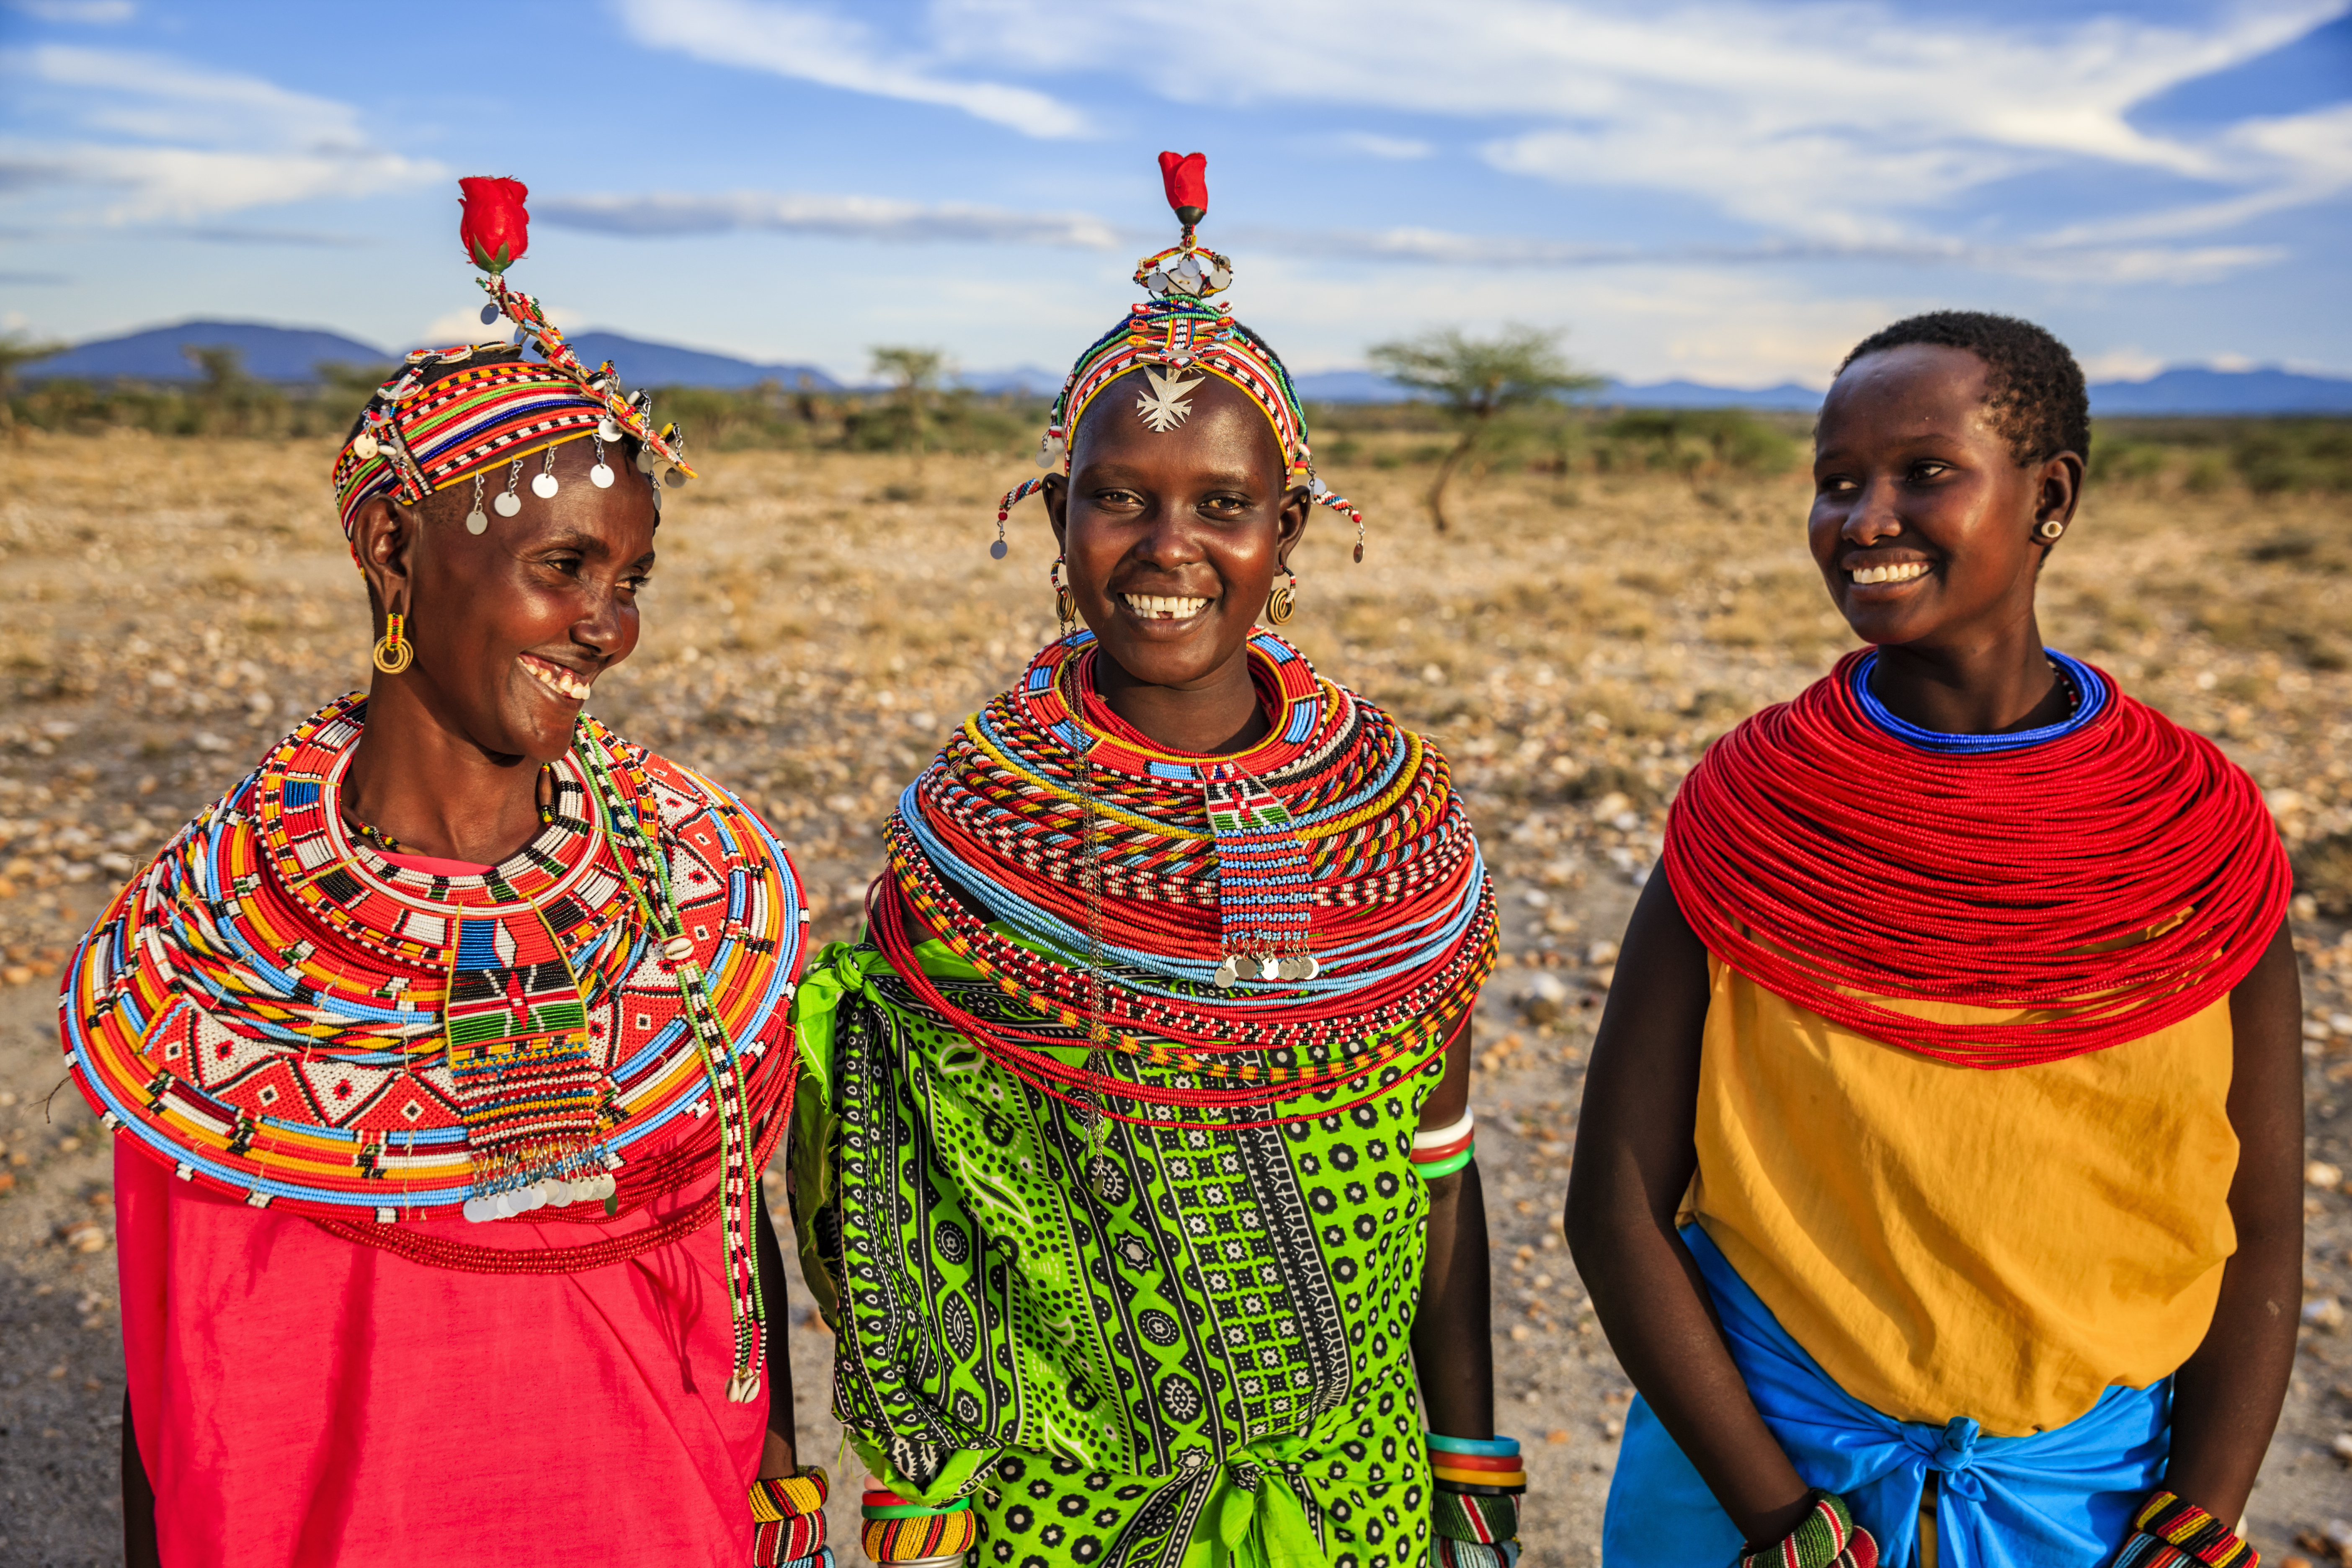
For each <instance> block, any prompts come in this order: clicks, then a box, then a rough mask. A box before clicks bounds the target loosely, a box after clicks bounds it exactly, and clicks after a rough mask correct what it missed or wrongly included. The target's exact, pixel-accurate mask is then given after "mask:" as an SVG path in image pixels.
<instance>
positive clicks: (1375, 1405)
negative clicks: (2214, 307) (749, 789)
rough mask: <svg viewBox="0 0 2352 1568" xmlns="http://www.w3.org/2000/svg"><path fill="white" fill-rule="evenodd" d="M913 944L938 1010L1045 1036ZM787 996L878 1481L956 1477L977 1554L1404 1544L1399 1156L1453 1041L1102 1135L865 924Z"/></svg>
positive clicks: (824, 1226) (801, 1105) (1407, 1541)
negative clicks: (1328, 1079)
mask: <svg viewBox="0 0 2352 1568" xmlns="http://www.w3.org/2000/svg"><path fill="white" fill-rule="evenodd" d="M918 952H919V957H920V959H921V961H922V964H923V968H924V972H925V973H927V974H928V975H930V976H931V977H933V979H934V982H935V983H936V984H940V986H941V987H942V988H943V989H944V990H946V991H947V992H948V994H950V997H951V999H952V1000H953V1002H954V1003H955V1004H956V1005H960V1006H961V1007H963V1008H965V1009H967V1010H968V1011H970V1012H971V1013H972V1014H973V1015H975V1016H980V1017H983V1018H990V1019H1002V1020H1003V1021H1005V1022H1006V1023H1008V1024H1013V1025H1017V1026H1020V1027H1024V1028H1028V1029H1034V1030H1038V1031H1040V1032H1050V1028H1049V1026H1046V1025H1045V1024H1044V1023H1042V1022H1041V1021H1040V1019H1039V1018H1038V1017H1037V1016H1035V1015H1034V1014H1032V1013H1029V1012H1027V1011H1025V1010H1024V1009H1022V1008H1021V1007H1020V1006H1019V1005H1017V1004H1016V1003H1014V1002H1013V1001H1012V1000H1011V999H1009V998H1007V997H1006V996H1005V995H1003V994H1002V993H1001V992H1000V991H999V990H998V989H997V988H996V987H995V986H994V985H992V984H989V983H987V982H986V981H984V980H982V978H981V977H980V976H979V974H978V973H977V972H976V971H975V970H974V969H973V968H972V967H971V965H969V964H968V963H965V962H964V961H963V960H961V959H960V958H958V957H957V956H956V955H955V954H954V953H952V952H950V951H949V949H948V948H947V947H945V946H944V945H942V944H940V943H939V942H925V943H924V944H922V946H921V947H920V948H919V950H918ZM795 1017H796V1021H797V1026H798V1030H799V1046H800V1052H801V1061H802V1075H803V1078H802V1083H801V1086H800V1089H799V1093H798V1096H797V1100H796V1103H795V1109H794V1116H795V1119H796V1125H795V1127H794V1128H793V1155H792V1180H793V1213H794V1216H795V1222H796V1225H797V1227H798V1230H799V1235H800V1245H801V1248H802V1257H803V1267H804V1268H805V1271H806V1274H807V1277H808V1279H809V1281H810V1283H811V1286H812V1288H813V1289H814V1290H815V1291H816V1293H817V1295H818V1297H819V1302H818V1305H819V1308H820V1310H822V1311H823V1313H824V1318H825V1321H827V1322H828V1323H829V1324H830V1325H831V1326H832V1327H833V1329H834V1331H835V1334H836V1336H837V1346H838V1349H837V1352H836V1354H837V1360H836V1363H835V1395H834V1397H835V1410H836V1412H837V1413H838V1414H839V1415H840V1416H841V1417H842V1419H843V1422H844V1424H845V1426H848V1427H849V1429H850V1431H851V1433H852V1435H853V1437H854V1440H855V1442H856V1446H857V1449H858V1452H859V1454H860V1455H861V1456H862V1457H863V1458H865V1460H866V1464H867V1465H868V1467H869V1468H872V1469H873V1470H874V1472H875V1473H876V1474H877V1475H878V1476H880V1477H881V1478H882V1479H884V1480H886V1481H887V1483H889V1484H890V1486H891V1487H892V1488H893V1489H896V1490H898V1491H899V1492H900V1493H901V1494H902V1495H905V1496H908V1497H909V1498H916V1499H919V1500H922V1501H925V1502H928V1503H933V1504H937V1503H941V1502H945V1501H947V1500H950V1499H952V1498H955V1497H959V1496H968V1497H970V1498H971V1506H972V1508H973V1510H974V1511H975V1513H976V1514H977V1516H978V1519H979V1524H980V1538H979V1547H978V1552H977V1557H976V1561H977V1562H978V1563H980V1564H982V1565H987V1564H1004V1565H1007V1568H1061V1565H1063V1564H1067V1563H1078V1564H1107V1565H1111V1564H1115V1565H1118V1568H1223V1564H1225V1563H1238V1564H1243V1565H1245V1568H1255V1565H1259V1564H1265V1565H1267V1568H1288V1565H1291V1564H1313V1565H1315V1568H1326V1565H1328V1568H1419V1565H1420V1564H1421V1563H1423V1559H1424V1554H1425V1552H1426V1550H1427V1542H1428V1535H1429V1509H1428V1502H1429V1493H1428V1476H1427V1470H1426V1459H1425V1457H1424V1455H1423V1447H1422V1437H1421V1428H1422V1422H1421V1418H1420V1411H1419V1398H1418V1395H1417V1394H1416V1392H1415V1387H1414V1382H1413V1369H1412V1352H1411V1347H1410V1345H1409V1342H1408V1336H1409V1334H1410V1331H1411V1329H1412V1319H1413V1312H1414V1308H1415V1305H1416V1303H1417V1301H1418V1300H1419V1297H1420V1292H1421V1279H1422V1260H1423V1248H1424V1220H1425V1215H1426V1208H1427V1203H1426V1193H1427V1189H1426V1187H1425V1186H1424V1185H1423V1182H1422V1181H1421V1179H1420V1178H1419V1177H1418V1176H1417V1175H1416V1174H1415V1173H1414V1172H1413V1168H1412V1162H1411V1159H1410V1151H1411V1146H1412V1135H1413V1131H1414V1128H1415V1126H1416V1124H1417V1122H1418V1120H1419V1117H1420V1112H1421V1106H1422V1102H1423V1100H1425V1099H1426V1098H1427V1096H1428V1094H1429V1092H1430V1090H1431V1089H1433V1087H1434V1086H1435V1084H1436V1082H1437V1079H1438V1077H1439V1075H1440V1074H1441V1073H1442V1071H1443V1070H1444V1069H1443V1062H1442V1059H1440V1060H1433V1061H1432V1062H1430V1063H1429V1065H1427V1066H1426V1067H1424V1068H1419V1069H1417V1070H1416V1069H1409V1068H1399V1067H1389V1068H1383V1069H1381V1072H1380V1074H1379V1075H1378V1076H1377V1077H1376V1078H1375V1079H1358V1080H1356V1081H1355V1082H1354V1083H1352V1084H1350V1085H1349V1086H1348V1087H1347V1088H1346V1089H1337V1090H1331V1091H1328V1092H1326V1093H1323V1094H1321V1095H1320V1096H1319V1097H1310V1098H1307V1099H1303V1100H1297V1101H1296V1102H1294V1103H1292V1104H1290V1105H1288V1106H1286V1107H1285V1110H1286V1113H1291V1114H1296V1113H1299V1112H1307V1111H1311V1110H1313V1109H1314V1108H1315V1107H1316V1106H1317V1105H1318V1104H1319V1105H1324V1106H1329V1107H1333V1108H1334V1109H1333V1110H1330V1112H1329V1113H1328V1114H1325V1115H1322V1116H1320V1117H1318V1118H1316V1119H1315V1120H1313V1121H1301V1122H1296V1123H1293V1124H1290V1125H1287V1126H1279V1127H1262V1128H1230V1129H1223V1128H1221V1129H1218V1130H1215V1131H1198V1130H1186V1129H1181V1128H1177V1127H1169V1128H1166V1129H1160V1128H1157V1127H1151V1126H1143V1125H1130V1124H1128V1123H1126V1122H1122V1121H1114V1120H1108V1119H1106V1120H1104V1121H1101V1122H1100V1123H1099V1124H1098V1125H1097V1127H1095V1129H1094V1130H1093V1133H1092V1138H1093V1142H1091V1144H1090V1142H1089V1127H1088V1123H1089V1121H1090V1120H1091V1118H1090V1117H1089V1116H1088V1114H1087V1112H1086V1111H1085V1110H1083V1109H1081V1108H1077V1107H1074V1106H1071V1105H1068V1104H1066V1103H1064V1102H1062V1101H1060V1100H1055V1099H1054V1098H1052V1097H1050V1096H1048V1095H1045V1094H1044V1093H1042V1092H1040V1091H1038V1090H1037V1089H1033V1088H1031V1087H1029V1086H1027V1085H1025V1084H1024V1083H1023V1082H1022V1081H1021V1080H1019V1079H1016V1078H1014V1077H1013V1075H1011V1074H1010V1073H1007V1072H1005V1071H1003V1070H1002V1069H1001V1068H997V1067H996V1066H994V1065H993V1064H992V1063H990V1062H989V1061H987V1060H986V1059H985V1058H983V1057H982V1055H981V1053H980V1052H979V1051H978V1050H977V1049H976V1048H975V1047H973V1046H972V1045H971V1043H970V1042H968V1041H967V1040H965V1039H964V1038H963V1037H961V1036H960V1035H958V1034H956V1033H954V1032H953V1031H952V1030H950V1029H949V1028H947V1027H945V1026H942V1025H941V1024H940V1023H939V1022H938V1021H937V1020H936V1019H935V1018H934V1017H932V1016H930V1015H929V1013H927V1012H926V1011H925V1010H923V1009H922V1007H921V1006H920V1005H919V1004H918V1003H917V1002H916V1000H915V998H914V996H913V994H912V993H911V992H910V990H909V989H908V987H907V985H906V984H904V983H903V982H902V981H901V980H900V979H899V978H898V975H897V974H896V973H894V972H893V971H892V970H891V968H890V966H889V964H888V963H887V962H886V961H885V960H884V959H883V957H882V955H881V954H880V953H879V952H877V951H876V950H875V949H874V948H873V947H871V946H866V945H858V946H849V945H843V944H836V945H835V946H832V947H829V948H827V949H825V950H824V952H821V953H820V954H819V955H818V956H817V958H816V960H815V962H814V964H813V965H812V967H811V969H810V971H809V973H808V974H807V976H806V977H805V979H804V980H803V983H802V986H801V990H800V994H799V997H798V1000H797V1003H796V1013H795ZM1066 1037H1068V1038H1071V1039H1072V1040H1074V1041H1076V1040H1079V1039H1080V1038H1082V1037H1081V1036H1080V1035H1079V1034H1078V1033H1077V1032H1076V1031H1070V1032H1067V1034H1066ZM1070 1052H1071V1056H1072V1058H1074V1059H1075V1058H1078V1057H1082V1056H1083V1055H1084V1054H1085V1053H1084V1049H1083V1047H1082V1046H1080V1045H1074V1046H1073V1047H1070ZM1117 1070H1118V1071H1120V1072H1122V1073H1123V1074H1133V1073H1135V1072H1137V1071H1139V1070H1151V1069H1139V1068H1135V1067H1133V1066H1132V1065H1122V1066H1121V1067H1120V1068H1118V1069H1117ZM1157 1076H1160V1075H1158V1074H1155V1077H1157ZM1161 1081H1162V1082H1164V1083H1171V1084H1181V1081H1182V1080H1181V1079H1178V1078H1176V1077H1174V1076H1172V1075H1171V1076H1168V1077H1165V1078H1163V1079H1161ZM1367 1096H1369V1097H1370V1098H1368V1099H1367V1098H1365V1097H1367ZM1352 1100H1363V1103H1361V1104H1357V1105H1352V1106H1351V1105H1349V1102H1350V1101H1352ZM1189 1119H1190V1120H1193V1121H1208V1120H1213V1119H1214V1113H1209V1114H1206V1115H1202V1114H1198V1113H1195V1114H1194V1115H1192V1117H1191V1118H1189ZM1236 1120H1245V1119H1236Z"/></svg>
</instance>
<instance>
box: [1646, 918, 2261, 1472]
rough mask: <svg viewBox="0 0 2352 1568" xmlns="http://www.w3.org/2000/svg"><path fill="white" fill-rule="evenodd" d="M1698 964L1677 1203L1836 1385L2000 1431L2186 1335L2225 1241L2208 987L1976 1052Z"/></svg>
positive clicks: (1952, 1008) (2095, 1394) (2092, 1390)
mask: <svg viewBox="0 0 2352 1568" xmlns="http://www.w3.org/2000/svg"><path fill="white" fill-rule="evenodd" d="M1708 971H1709V977H1710V979H1711V981H1712V984H1713V987H1714V990H1713V995H1712V998H1711V1000H1710V1002H1709V1005H1708V1007H1707V1015H1706V1039H1705V1045H1704V1047H1703V1054H1702V1057H1701V1061H1700V1068H1699V1094H1698V1125H1697V1143H1698V1174H1697V1176H1696V1178H1695V1179H1694V1180H1693V1182H1692V1184H1691V1191H1690V1194H1689V1195H1688V1197H1686V1198H1685V1202H1684V1209H1685V1217H1686V1218H1687V1217H1696V1219H1697V1221H1698V1223H1699V1224H1700V1225H1701V1226H1705V1227H1706V1234H1707V1236H1708V1237H1710V1238H1711V1239H1712V1240H1713V1241H1714V1242H1715V1244H1716V1246H1717V1247H1720V1248H1721V1249H1722V1251H1723V1255H1724V1257H1725V1258H1727V1259H1728V1260H1729V1261H1730V1263H1731V1266H1732V1267H1733V1268H1736V1269H1738V1271H1739V1277H1740V1278H1741V1279H1744V1280H1746V1281H1747V1282H1748V1286H1749V1287H1750V1288H1751V1289H1754V1290H1755V1292H1756V1294H1757V1295H1758V1296H1759V1297H1760V1298H1762V1300H1763V1301H1764V1304H1765V1305H1766V1306H1767V1307H1769V1308H1770V1309H1771V1310H1772V1313H1773V1316H1775V1317H1776V1318H1778V1319H1779V1320H1780V1326H1781V1327H1782V1328H1784V1329H1786V1330H1787V1331H1789V1333H1790V1335H1791V1336H1793V1337H1794V1338H1795V1339H1796V1341H1797V1342H1798V1343H1799V1344H1801V1345H1802V1346H1804V1347H1805V1349H1806V1350H1807V1351H1808V1352H1811V1355H1812V1357H1813V1359H1814V1360H1815V1361H1817V1362H1819V1363H1821V1365H1822V1370H1823V1371H1825V1372H1827V1373H1829V1375H1830V1376H1831V1377H1832V1379H1834V1380H1835V1381H1836V1382H1837V1384H1838V1385H1839V1386H1840V1387H1841V1388H1843V1389H1844V1390H1845V1391H1846V1392H1847V1393H1849V1394H1853V1396H1854V1397H1855V1398H1857V1399H1860V1400H1862V1401H1863V1402H1864V1403H1865V1404H1867V1405H1871V1406H1872V1407H1873V1408H1874V1409H1876V1410H1879V1411H1881V1412H1883V1413H1884V1414H1885V1415H1892V1416H1895V1417H1897V1418H1899V1419H1901V1420H1905V1421H1919V1422H1930V1423H1933V1424H1936V1425H1937V1426H1940V1425H1942V1424H1943V1423H1945V1422H1946V1421H1948V1420H1950V1419H1951V1418H1952V1417H1953V1416H1956V1415H1969V1416H1973V1417H1975V1419H1976V1420H1977V1421H1978V1423H1979V1425H1980V1426H1983V1428H1984V1429H1985V1430H1986V1431H1987V1432H1989V1433H1992V1434H1997V1435H2000V1436H2017V1435H2021V1434H2023V1433H2027V1432H2035V1431H2041V1430H2043V1429H2045V1428H2048V1427H2052V1426H2059V1425H2061V1424H2063V1423H2064V1422H2067V1421H2070V1420H2073V1419H2074V1417H2075V1416H2077V1415H2082V1414H2083V1413H2084V1411H2086V1410H2088V1409H2090V1408H2091V1406H2092V1405H2094V1404H2095V1403H2097V1401H2098V1398H2099V1395H2100V1394H2101V1392H2102V1391H2103V1390H2105V1388H2106V1387H2107V1386H2108V1385H2110V1384H2127V1385H2129V1386H2131V1387H2134V1388H2142V1387H2146V1386H2147V1384H2151V1383H2153V1382H2155V1381H2156V1380H2157V1379H2158V1378H2161V1377H2163V1376H2165V1375H2166V1374H2167V1373H2170V1372H2172V1371H2173V1370H2174V1369H2175V1368H2177V1367H2178V1366H2179V1365H2180V1363H2182V1362H2184V1361H2186V1360H2188V1359H2189V1354H2190V1353H2191V1352H2193V1351H2195V1350H2196V1348H2197V1346H2198V1344H2199V1343H2200V1342H2201V1341H2202V1340H2203V1339H2204V1337H2205V1331H2206V1328H2207V1325H2208V1324H2209V1323H2210V1321H2211V1320H2212V1316H2213V1306H2214V1302H2215V1300H2216V1299H2217V1298H2218V1296H2219V1295H2220V1292H2221V1268H2222V1265H2223V1263H2224V1262H2225V1261H2226V1260H2227V1259H2228V1258H2229V1257H2230V1254H2231V1252H2232V1251H2234V1250H2235V1249H2236V1246H2237V1233H2236V1230H2235V1228H2234V1227H2233V1226H2231V1221H2230V1210H2229V1204H2228V1201H2227V1200H2228V1195H2229V1190H2230V1180H2231V1175H2232V1173H2234V1172H2235V1171H2236V1169H2237V1163H2238V1140H2237V1135H2236V1134H2235V1133H2234V1132H2233V1131H2231V1126H2230V1119H2229V1115H2228V1111H2227V1104H2226V1102H2227V1100H2228V1098H2229V1093H2230V1072H2231V1028H2230V1005H2229V999H2228V998H2227V997H2226V996H2225V997H2223V998H2222V999H2221V1001H2219V1002H2216V1003H2214V1004H2213V1005H2211V1006H2210V1007H2208V1008H2206V1009H2205V1010H2204V1011H2203V1012H2201V1013H2199V1014H2197V1015H2196V1016H2194V1017H2191V1018H2189V1019H2187V1020H2185V1021H2183V1022H2181V1023H2179V1024H2177V1025H2174V1026H2172V1027H2170V1028H2168V1029H2164V1030H2160V1031H2158V1033H2156V1034H2153V1035H2149V1036H2147V1037H2144V1038H2142V1039H2138V1040H2135V1041H2132V1042H2130V1043H2128V1044H2126V1045H2121V1046H2115V1047H2109V1048H2108V1049H2106V1050H2102V1051H2093V1052H2090V1053H2089V1054H2087V1055H2084V1056H2079V1057H2074V1058H2071V1059H2068V1060H2065V1061H2058V1062H2045V1063H2042V1064H2040V1065H2038V1066H2033V1067H2020V1068H2005V1069H2001V1070H1999V1071H1986V1070H1983V1069H1980V1068H1959V1067H1950V1066H1947V1065H1946V1064H1944V1063H1942V1062H1939V1061H1936V1060H1934V1059H1932V1058H1927V1057H1922V1056H1918V1055H1916V1054H1914V1053H1912V1052H1910V1051H1906V1050H1903V1049H1900V1048H1898V1047H1894V1046H1887V1045H1882V1044H1880V1043H1879V1042H1878V1041H1875V1040H1873V1039H1870V1038H1867V1037H1864V1036H1861V1035H1856V1034H1853V1033H1851V1032H1849V1031H1848V1030H1846V1029H1844V1028H1843V1027H1842V1026H1839V1025H1836V1024H1833V1023H1831V1022H1830V1021H1829V1020H1828V1019H1826V1018H1824V1017H1822V1016H1821V1015H1820V1014H1818V1013H1814V1012H1811V1011H1809V1010H1807V1009H1805V1008H1802V1007H1799V1006H1797V1005H1794V1004H1792V1003H1790V1002H1788V1001H1785V1000H1783V999H1782V998H1781V997H1780V996H1778V995H1775V994H1773V993H1771V992H1769V991H1767V990H1765V989H1764V988H1763V987H1762V986H1760V985H1758V984H1755V983H1754V982H1753V981H1751V980H1748V978H1747V977H1746V976H1744V975H1741V974H1739V973H1736V972H1735V971H1733V970H1732V969H1731V968H1730V967H1729V966H1728V965H1726V964H1724V963H1720V962H1718V961H1717V960H1715V959H1714V958H1712V957H1710V958H1709V960H1708ZM1895 1005H1899V1006H1902V1007H1904V1008H1906V1010H1912V1011H1916V1012H1917V1013H1918V1014H1919V1015H1921V1016H1927V1017H1931V1018H1937V1019H1942V1020H1948V1021H1950V1022H1955V1023H1960V1022H1971V1021H1976V1022H1987V1021H1997V1020H2000V1019H2003V1018H2008V1017H2013V1016H2015V1015H2011V1014H2000V1013H1995V1012H1992V1011H1990V1010H1987V1009H1984V1008H1977V1007H1967V1006H1962V1005H1957V1004H1941V1003H1899V1004H1895Z"/></svg>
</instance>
